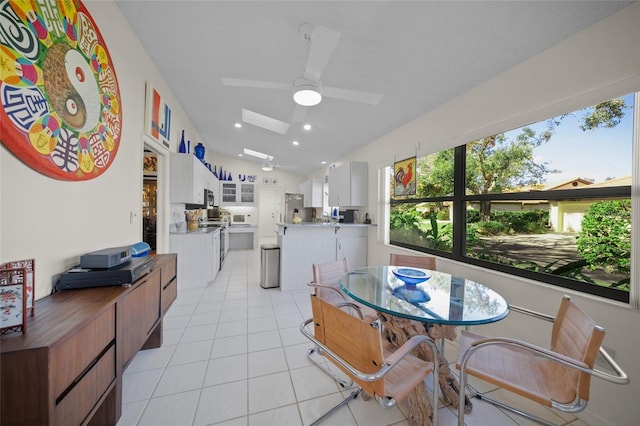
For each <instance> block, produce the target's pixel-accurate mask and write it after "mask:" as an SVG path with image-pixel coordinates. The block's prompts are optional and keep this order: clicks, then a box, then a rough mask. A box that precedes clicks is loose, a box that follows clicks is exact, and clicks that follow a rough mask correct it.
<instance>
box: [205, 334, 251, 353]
mask: <svg viewBox="0 0 640 426" xmlns="http://www.w3.org/2000/svg"><path fill="white" fill-rule="evenodd" d="M246 353H247V336H233V337H223V338H220V339H215V340H214V341H213V348H212V349H211V355H210V357H211V358H221V357H225V356H231V355H238V354H246Z"/></svg>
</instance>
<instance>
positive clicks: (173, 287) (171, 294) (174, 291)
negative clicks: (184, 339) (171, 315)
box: [162, 277, 178, 315]
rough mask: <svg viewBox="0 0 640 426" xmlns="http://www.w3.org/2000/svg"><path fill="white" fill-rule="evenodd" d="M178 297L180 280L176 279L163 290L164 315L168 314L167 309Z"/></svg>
mask: <svg viewBox="0 0 640 426" xmlns="http://www.w3.org/2000/svg"><path fill="white" fill-rule="evenodd" d="M177 296H178V280H177V279H176V278H175V277H174V279H173V281H170V282H169V284H167V285H166V287H163V289H162V315H164V314H166V313H167V309H169V306H171V304H172V303H173V301H174V300H176V297H177Z"/></svg>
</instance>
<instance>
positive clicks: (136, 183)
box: [0, 1, 302, 312]
mask: <svg viewBox="0 0 640 426" xmlns="http://www.w3.org/2000/svg"><path fill="white" fill-rule="evenodd" d="M86 6H87V8H88V10H89V13H90V14H91V15H92V17H93V19H94V21H95V22H96V25H97V26H98V28H99V30H100V32H101V34H102V37H103V38H104V40H105V42H106V44H107V47H108V49H109V53H110V55H111V59H112V61H113V64H114V68H115V71H116V74H117V77H118V83H119V87H120V95H121V108H122V121H123V126H122V138H121V141H120V147H119V149H118V153H117V156H116V159H115V161H114V162H113V164H112V166H111V167H110V168H109V170H107V171H106V172H105V173H104V174H103V175H101V176H100V177H98V178H96V179H92V180H89V181H84V182H65V181H60V180H55V179H51V178H48V177H46V176H44V175H41V174H39V173H37V172H36V171H34V170H33V169H31V168H30V167H28V166H26V165H25V164H24V163H22V162H21V161H20V160H17V159H16V158H15V157H14V156H13V155H12V154H11V153H10V152H9V151H8V150H6V148H5V147H4V145H2V147H1V148H0V196H1V198H0V205H1V206H2V210H1V215H0V260H1V261H2V262H6V261H9V260H17V259H23V258H35V259H36V283H35V296H36V299H40V298H42V297H44V296H46V295H48V294H49V293H50V291H51V288H52V283H53V279H54V277H55V276H57V275H58V274H60V273H61V272H63V271H65V270H66V269H68V268H69V267H71V266H73V265H75V264H77V263H78V261H79V256H80V255H82V254H84V253H86V252H89V251H92V250H98V249H101V248H105V247H111V246H121V245H128V244H132V243H135V242H137V241H140V240H141V239H142V224H141V218H140V212H141V211H142V205H141V202H142V196H141V191H142V151H143V142H142V134H143V130H144V103H145V82H146V81H150V82H152V83H153V85H154V86H155V88H156V89H157V90H158V91H159V92H160V94H161V95H162V96H163V98H164V99H165V100H166V102H167V103H168V104H169V105H170V106H171V108H172V122H171V127H172V131H171V133H172V134H171V148H170V150H171V151H172V152H176V151H177V146H178V143H179V140H180V133H181V131H182V130H183V129H185V136H186V138H187V139H190V140H191V144H192V149H193V146H194V145H195V143H196V142H197V141H201V140H202V138H201V136H200V134H199V133H198V132H197V130H196V129H195V128H194V126H193V124H192V123H191V121H190V120H189V118H188V117H187V116H186V115H185V113H184V111H183V110H182V107H181V105H180V103H179V102H178V101H177V99H176V98H175V96H174V94H173V93H172V91H171V90H170V89H169V87H168V86H167V84H166V82H165V81H164V79H163V78H162V76H161V75H160V74H159V72H158V70H157V69H156V67H155V65H154V64H153V62H152V61H151V60H150V58H149V57H148V55H147V53H146V52H145V51H144V49H143V48H142V46H141V45H140V44H139V42H138V39H137V37H136V35H135V34H134V33H133V31H132V30H131V27H130V26H129V24H128V22H127V21H126V20H125V19H124V17H123V16H122V14H121V12H120V9H118V7H117V6H116V4H115V3H114V2H112V1H106V2H86ZM206 159H207V161H208V162H210V163H212V164H225V165H226V167H227V168H228V169H230V170H234V171H235V172H236V173H238V172H242V173H243V174H244V173H247V174H249V173H251V174H257V175H258V176H262V175H264V174H265V172H263V171H262V170H260V167H259V165H257V164H255V163H250V162H246V161H242V160H240V159H237V158H222V157H219V156H218V155H217V154H215V153H212V152H207V153H206ZM236 170H237V171H236ZM270 176H277V177H278V178H279V182H280V183H281V185H282V186H283V192H284V191H290V190H293V189H295V188H297V185H298V183H299V182H300V181H302V177H299V176H295V175H291V174H287V173H283V172H280V171H277V170H276V171H274V172H271V174H270ZM167 207H168V203H167ZM131 212H134V213H136V214H137V216H136V217H135V218H134V220H133V223H131V221H130V213H131ZM168 217H169V218H170V217H171V216H170V215H169V216H168ZM165 232H167V233H168V229H166V230H165ZM165 240H166V241H168V236H167V238H166V239H165ZM36 312H37V309H36Z"/></svg>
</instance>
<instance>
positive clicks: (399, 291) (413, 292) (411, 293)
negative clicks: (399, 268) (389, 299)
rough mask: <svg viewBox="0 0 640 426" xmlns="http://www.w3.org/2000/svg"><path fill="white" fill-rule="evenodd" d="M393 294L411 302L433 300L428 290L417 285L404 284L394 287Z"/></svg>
mask: <svg viewBox="0 0 640 426" xmlns="http://www.w3.org/2000/svg"><path fill="white" fill-rule="evenodd" d="M392 294H393V295H394V296H396V297H398V298H400V299H402V300H406V301H407V302H409V303H424V302H428V301H429V300H431V296H429V295H428V294H427V292H426V291H423V290H422V289H420V288H418V287H416V286H415V285H403V286H400V287H396V288H394V289H393V292H392Z"/></svg>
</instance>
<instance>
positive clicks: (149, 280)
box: [118, 270, 162, 367]
mask: <svg viewBox="0 0 640 426" xmlns="http://www.w3.org/2000/svg"><path fill="white" fill-rule="evenodd" d="M161 292H162V289H161V288H160V271H159V270H154V271H152V272H151V273H150V274H148V275H147V276H146V277H145V278H143V279H141V280H140V282H139V283H138V284H136V285H135V286H134V287H132V289H131V291H130V292H128V293H127V294H126V295H124V296H123V297H122V300H121V301H120V302H119V303H118V304H119V305H120V308H119V309H120V310H119V315H120V318H119V320H120V323H121V326H120V327H121V328H120V339H119V343H120V350H121V352H120V354H121V357H122V358H121V361H122V366H123V367H124V366H126V365H127V364H128V363H129V361H130V360H131V358H133V356H134V355H135V354H136V353H137V352H138V351H139V350H140V348H142V346H143V345H144V343H145V342H146V340H147V338H148V337H149V335H150V334H151V333H152V332H153V331H154V329H155V327H156V326H157V325H158V323H159V321H160V312H161V305H160V296H161Z"/></svg>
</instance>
